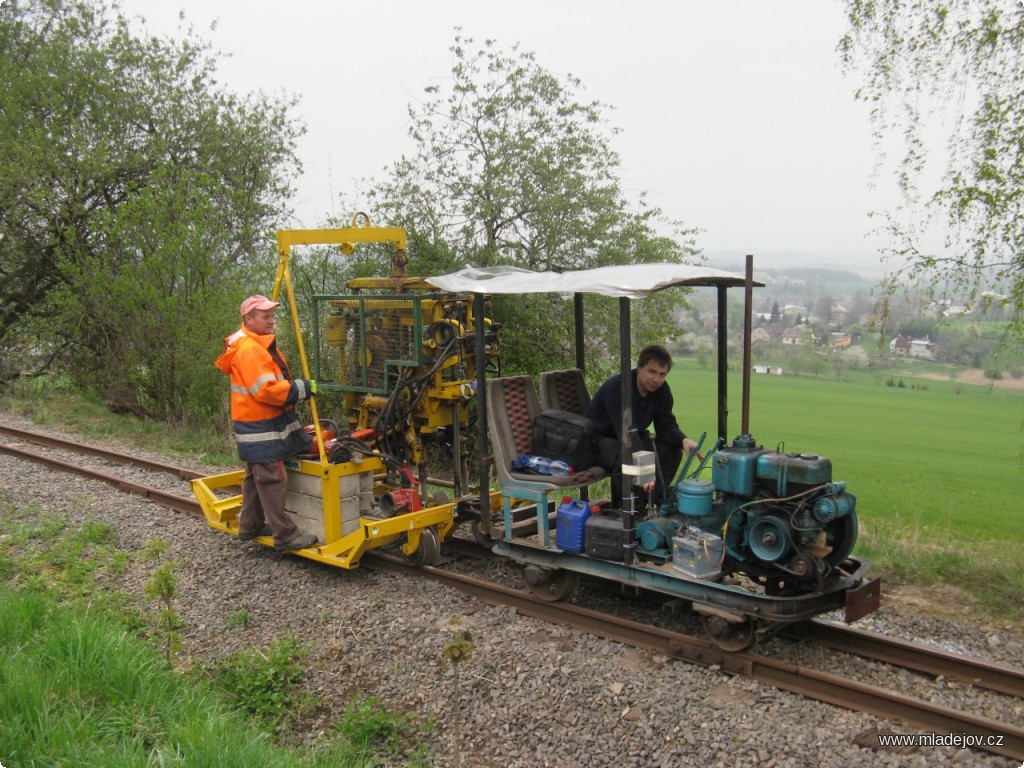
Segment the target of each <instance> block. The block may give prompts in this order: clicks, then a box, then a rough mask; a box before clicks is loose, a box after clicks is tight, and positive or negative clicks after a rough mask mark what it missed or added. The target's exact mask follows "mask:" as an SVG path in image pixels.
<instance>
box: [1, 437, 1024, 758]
mask: <svg viewBox="0 0 1024 768" xmlns="http://www.w3.org/2000/svg"><path fill="white" fill-rule="evenodd" d="M0 437H3V438H4V440H2V441H0V453H6V454H8V455H11V456H14V457H16V458H19V459H22V460H26V461H31V462H35V463H41V464H44V465H46V466H48V467H50V468H52V469H55V470H57V471H61V472H73V473H75V474H78V475H81V476H84V477H89V478H92V479H96V480H101V481H103V482H105V483H108V484H110V485H112V486H113V487H115V488H117V489H118V490H119V491H122V492H126V493H132V494H136V495H139V496H142V497H144V498H147V499H150V500H151V501H153V503H156V504H159V505H160V506H163V507H167V508H169V509H172V510H175V511H177V512H181V513H184V514H188V515H192V516H195V517H199V518H200V519H202V517H203V515H202V512H201V510H200V508H199V505H198V503H197V502H196V501H195V500H194V499H193V498H191V497H186V496H180V495H176V494H174V493H169V492H167V491H163V490H160V489H157V488H153V487H151V486H149V485H146V484H144V483H141V482H138V481H137V480H128V479H125V478H123V477H119V476H117V475H115V474H111V473H110V472H105V471H101V470H99V469H96V468H94V467H89V466H85V465H84V464H82V463H75V462H73V461H67V460H64V459H60V458H57V457H55V456H53V455H48V454H47V453H46V452H45V451H44V450H40V449H53V450H59V451H67V452H71V453H74V454H77V455H81V456H91V457H96V458H99V459H102V460H103V461H105V462H108V463H110V464H115V465H122V466H127V467H132V468H136V469H139V470H145V471H147V472H160V473H165V474H170V475H172V476H174V477H177V478H180V479H182V480H190V479H192V478H194V477H197V476H199V475H198V473H196V472H193V471H190V470H187V469H182V468H180V467H178V466H175V465H171V464H167V463H164V462H160V461H153V460H149V459H144V458H140V457H137V456H128V455H124V454H122V453H120V452H117V451H111V450H107V449H102V448H97V447H94V446H89V445H86V444H83V443H80V442H71V441H67V440H63V439H61V438H58V437H53V436H50V435H44V434H40V433H37V432H30V431H26V430H21V429H16V428H13V427H8V426H4V425H0ZM12 441H13V442H12ZM27 445H31V446H33V447H32V448H29V447H27ZM457 543H458V545H459V546H460V547H466V548H469V549H472V547H474V546H475V544H474V543H473V542H472V541H471V540H466V541H459V542H457ZM365 562H366V565H367V566H368V567H371V568H374V569H380V570H388V571H401V572H403V573H412V574H418V575H424V576H427V577H430V578H432V579H436V580H438V581H441V582H443V583H445V584H446V585H448V586H450V587H453V588H455V589H458V590H460V591H462V592H464V593H466V594H468V595H471V596H473V597H475V598H476V599H479V600H481V601H482V602H485V603H487V604H491V605H500V606H507V607H512V608H514V609H515V610H516V611H517V612H518V613H520V614H522V615H526V616H531V617H533V618H537V619H540V620H542V621H546V622H551V623H556V624H560V625H565V626H569V627H572V628H574V629H578V630H581V631H585V632H589V633H591V634H593V635H596V636H600V637H603V638H607V639H609V640H613V641H616V642H620V643H623V644H627V645H630V646H633V647H637V648H642V649H645V650H648V651H651V652H654V653H658V654H662V655H664V656H666V657H669V658H674V659H679V660H683V661H687V662H690V663H696V664H701V665H704V666H715V667H718V668H721V669H722V670H724V671H726V672H729V673H732V674H736V675H743V676H746V677H749V678H752V679H754V680H757V681H758V682H760V683H763V684H769V685H772V686H775V687H776V688H780V689H783V690H786V691H790V692H793V693H797V694H800V695H803V696H806V697H809V698H812V699H815V700H818V701H823V702H827V703H830V704H833V705H836V706H840V707H843V708H846V709H850V710H855V711H860V712H866V713H870V714H873V715H876V716H879V717H883V718H886V719H888V720H890V721H894V722H900V723H904V724H906V725H908V726H914V727H917V728H920V729H923V730H925V731H930V732H932V733H935V734H954V735H957V736H959V737H961V738H964V739H967V738H968V737H970V739H971V746H973V747H974V748H976V749H980V750H983V751H987V752H991V753H994V754H999V755H1004V756H1007V757H1011V758H1014V759H1020V760H1024V728H1021V727H1019V726H1017V725H1014V724H1011V723H1001V722H996V721H993V720H991V719H988V718H986V717H983V716H979V715H975V714H971V713H966V712H960V711H957V710H954V709H952V708H949V707H945V706H942V705H938V704H935V703H932V702H929V701H924V700H923V699H920V698H916V697H913V696H909V695H906V694H904V693H901V692H900V691H896V690H892V689H891V688H886V687H882V686H877V685H871V684H867V683H864V682H860V681H857V680H852V679H847V678H844V677H840V676H836V675H832V674H829V673H828V672H823V671H820V670H817V669H812V668H810V667H808V666H805V665H803V664H795V663H790V662H787V661H783V660H780V659H776V658H771V657H770V656H768V655H765V654H761V653H754V652H744V653H729V652H726V651H723V650H721V649H720V648H718V647H716V646H715V645H714V644H712V643H711V642H709V641H707V640H705V639H703V638H699V637H692V636H689V635H685V634H681V633H678V632H673V631H671V630H667V629H664V628H659V627H653V626H649V625H647V624H643V623H639V622H636V621H632V620H629V619H625V618H621V617H616V616H610V615H608V614H606V613H602V612H598V611H593V610H590V609H587V608H584V607H581V606H578V605H574V604H571V603H566V602H549V601H545V600H540V599H538V598H536V597H534V596H532V595H531V594H530V593H529V592H526V591H523V590H518V589H511V588H509V587H506V586H502V585H499V584H493V583H490V582H486V581H481V580H479V579H475V578H472V577H470V576H467V575H464V574H460V573H455V572H452V571H449V570H446V569H444V568H440V567H428V568H412V567H411V566H409V565H408V564H406V563H405V562H404V561H403V560H401V559H400V558H395V557H391V556H388V555H385V554H381V553H379V552H371V553H368V554H367V555H366V560H365ZM791 634H792V635H793V636H795V637H796V638H798V639H799V641H800V642H803V643H808V642H810V643H815V644H818V645H821V646H824V647H827V648H829V649H833V650H835V651H838V652H843V653H849V654H854V655H857V656H860V657H862V658H864V659H867V660H870V661H872V662H877V663H882V664H886V665H892V666H897V667H901V668H904V669H907V670H911V671H913V672H915V673H918V674H921V675H925V676H929V677H933V678H938V677H941V678H943V679H946V680H950V679H954V680H957V681H959V684H961V685H965V686H967V685H969V686H973V687H974V688H976V689H984V690H986V691H990V692H992V694H993V695H1000V696H1008V697H1012V698H1013V699H1016V700H1020V701H1024V670H1022V669H1018V668H1015V667H1009V666H1006V665H1001V664H996V663H993V662H989V661H986V660H982V659H977V658H971V657H967V656H962V655H958V654H953V653H949V652H946V651H942V650H939V649H935V648H931V647H928V646H922V645H919V644H915V643H909V642H906V641H903V640H898V639H895V638H890V637H885V636H882V635H878V634H875V633H871V632H865V631H862V630H857V629H855V628H852V627H846V626H844V625H837V624H833V623H830V622H826V621H822V620H817V619H815V620H812V621H810V622H807V623H805V624H802V625H800V626H799V627H798V628H796V629H795V630H794V631H793V632H792V633H791Z"/></svg>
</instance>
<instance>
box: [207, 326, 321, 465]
mask: <svg viewBox="0 0 1024 768" xmlns="http://www.w3.org/2000/svg"><path fill="white" fill-rule="evenodd" d="M214 364H215V365H216V366H217V367H218V368H219V369H220V370H222V371H224V373H226V374H227V375H228V376H230V377H231V421H232V424H233V426H234V430H235V438H236V440H237V442H238V455H239V457H240V458H241V459H242V460H243V461H245V462H248V463H257V462H262V461H276V460H278V459H283V458H285V457H287V456H294V455H295V454H296V453H299V452H300V451H303V450H305V449H307V448H308V447H309V446H310V445H311V444H312V439H311V438H310V436H309V435H308V434H306V432H305V430H304V429H303V427H302V422H300V421H299V417H298V415H297V414H296V413H295V408H294V405H295V403H298V402H302V401H303V400H308V399H309V396H310V394H311V392H310V383H309V381H307V380H306V379H293V378H292V374H291V370H290V369H289V368H288V362H287V361H286V360H285V358H284V354H283V353H282V352H281V351H280V350H279V349H278V348H277V339H276V337H275V336H274V335H273V334H264V335H260V334H256V333H252V332H251V331H249V330H247V329H246V328H245V326H244V325H243V326H242V327H241V328H239V329H238V330H237V331H235V332H234V333H233V334H231V335H230V336H228V337H227V338H226V339H224V352H223V353H222V354H221V356H220V357H218V358H217V361H216V362H215V363H214Z"/></svg>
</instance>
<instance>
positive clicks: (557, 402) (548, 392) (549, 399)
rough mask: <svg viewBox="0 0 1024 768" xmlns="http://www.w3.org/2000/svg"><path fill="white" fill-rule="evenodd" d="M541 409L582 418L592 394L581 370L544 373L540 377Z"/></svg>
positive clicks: (569, 369) (573, 369) (571, 369)
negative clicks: (572, 414) (554, 410)
mask: <svg viewBox="0 0 1024 768" xmlns="http://www.w3.org/2000/svg"><path fill="white" fill-rule="evenodd" d="M540 401H541V407H542V408H543V409H544V410H545V411H547V410H549V409H551V408H554V409H557V410H559V411H566V412H568V413H575V414H578V415H580V416H582V415H583V412H584V411H585V410H586V409H587V406H588V405H590V392H589V391H587V382H586V381H585V380H584V378H583V371H581V370H580V369H579V368H566V369H564V370H561V371H544V372H543V373H542V374H541V375H540Z"/></svg>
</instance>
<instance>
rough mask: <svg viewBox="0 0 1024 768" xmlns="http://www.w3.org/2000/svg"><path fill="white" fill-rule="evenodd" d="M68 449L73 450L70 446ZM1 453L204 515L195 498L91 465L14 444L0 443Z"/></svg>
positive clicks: (184, 511) (170, 506)
mask: <svg viewBox="0 0 1024 768" xmlns="http://www.w3.org/2000/svg"><path fill="white" fill-rule="evenodd" d="M68 450H71V449H70V448H69V449H68ZM0 453H6V454H8V455H10V456H15V457H17V458H21V459H28V460H29V461H33V462H36V463H37V464H43V465H45V466H48V467H50V468H51V469H57V470H60V471H61V472H70V473H72V474H76V475H81V476H82V477H86V478H89V479H90V480H101V481H103V482H104V483H107V484H108V485H112V486H114V487H115V488H117V490H119V491H123V492H124V493H130V494H133V495H135V496H142V497H144V498H146V499H149V500H150V501H152V502H154V503H155V504H159V505H160V506H161V507H166V508H167V509H173V510H174V511H175V512H183V513H185V514H187V515H192V516H194V517H202V516H203V512H202V510H201V509H200V508H199V502H197V501H196V500H195V499H191V498H188V497H186V496H178V495H176V494H173V493H168V492H166V491H161V490H160V489H158V488H151V487H150V486H148V485H141V484H139V483H133V482H130V481H128V480H125V479H124V478H123V477H115V476H114V475H108V474H106V473H104V472H100V471H99V470H97V469H90V468H89V467H83V466H81V465H79V464H71V463H69V462H67V461H61V460H60V459H55V458H53V457H52V456H44V455H43V454H41V453H35V452H34V451H26V450H25V449H24V448H16V447H14V446H13V445H6V444H4V443H0ZM123 463H125V464H133V465H135V466H141V465H137V464H135V462H132V461H128V462H123Z"/></svg>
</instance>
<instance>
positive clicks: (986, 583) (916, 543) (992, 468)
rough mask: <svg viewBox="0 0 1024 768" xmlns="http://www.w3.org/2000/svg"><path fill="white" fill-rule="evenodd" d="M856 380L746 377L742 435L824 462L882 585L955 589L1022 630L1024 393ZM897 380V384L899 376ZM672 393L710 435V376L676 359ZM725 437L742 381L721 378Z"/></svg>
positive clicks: (685, 420)
mask: <svg viewBox="0 0 1024 768" xmlns="http://www.w3.org/2000/svg"><path fill="white" fill-rule="evenodd" d="M889 378H890V376H889V374H878V373H867V372H864V373H854V374H851V375H850V376H849V378H848V380H846V381H837V380H835V379H834V378H826V377H821V378H817V379H815V378H807V377H796V376H771V375H765V374H754V375H752V376H751V396H750V405H751V407H750V421H749V426H750V433H751V435H752V436H753V437H754V439H755V440H757V442H758V443H759V444H761V445H764V446H765V447H766V448H770V449H775V448H776V447H778V446H780V445H781V446H784V448H783V449H784V450H786V451H791V452H801V453H804V452H813V453H818V454H821V455H823V456H827V457H828V458H829V459H831V460H832V467H833V477H834V479H836V480H845V481H846V482H847V483H848V488H847V490H848V491H849V492H851V493H853V494H854V495H855V496H856V497H857V513H858V518H859V521H860V528H861V535H860V540H859V543H858V545H857V550H856V551H857V552H859V553H861V554H863V555H865V556H867V557H869V558H870V559H872V560H873V562H875V563H876V565H877V566H878V567H879V568H880V569H881V570H883V572H884V573H885V574H886V575H887V576H888V577H889V578H894V579H896V580H901V579H902V580H914V581H918V580H920V581H924V582H926V583H940V584H946V585H953V586H956V587H959V588H961V589H963V590H964V591H966V592H967V593H969V594H971V595H973V596H975V597H977V598H978V599H980V600H981V602H982V603H984V604H985V605H987V606H988V607H989V608H991V609H995V610H997V611H1000V612H1003V611H1007V610H1008V611H1010V612H1012V613H1013V614H1015V616H1016V618H1017V619H1018V620H1019V619H1020V617H1021V609H1020V607H1019V605H1020V602H1021V601H1020V599H1019V595H1020V593H1021V589H1024V567H1022V565H1021V561H1022V555H1024V509H1022V506H1024V504H1022V502H1024V393H1020V392H1011V391H1007V390H1000V389H989V388H987V387H981V386H972V385H967V384H957V383H955V382H952V381H934V380H925V379H911V378H908V377H907V376H904V377H903V382H904V384H905V386H904V387H902V388H899V387H892V386H886V382H887V381H888V380H889ZM896 380H897V381H898V380H899V377H898V376H897V377H896ZM669 383H670V384H671V386H672V392H673V394H674V396H675V401H676V414H677V417H678V418H679V422H680V425H681V426H682V427H683V429H684V430H685V431H686V432H687V433H688V434H690V435H699V434H700V432H701V431H705V430H706V431H707V432H708V435H709V438H708V439H709V441H710V440H713V438H714V436H715V434H716V431H717V417H716V412H715V403H716V377H715V372H714V371H713V370H710V369H708V370H705V369H701V368H699V367H697V365H696V364H695V363H693V362H692V361H687V360H680V361H678V363H677V365H676V366H675V367H674V368H673V369H672V372H671V374H670V378H669ZM728 402H729V408H730V416H729V430H730V432H729V435H728V436H727V437H728V439H730V440H731V439H732V438H733V437H735V436H736V435H737V434H739V433H740V428H741V423H742V422H741V409H742V378H741V376H740V375H739V373H736V374H735V375H731V376H730V380H729V399H728Z"/></svg>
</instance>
